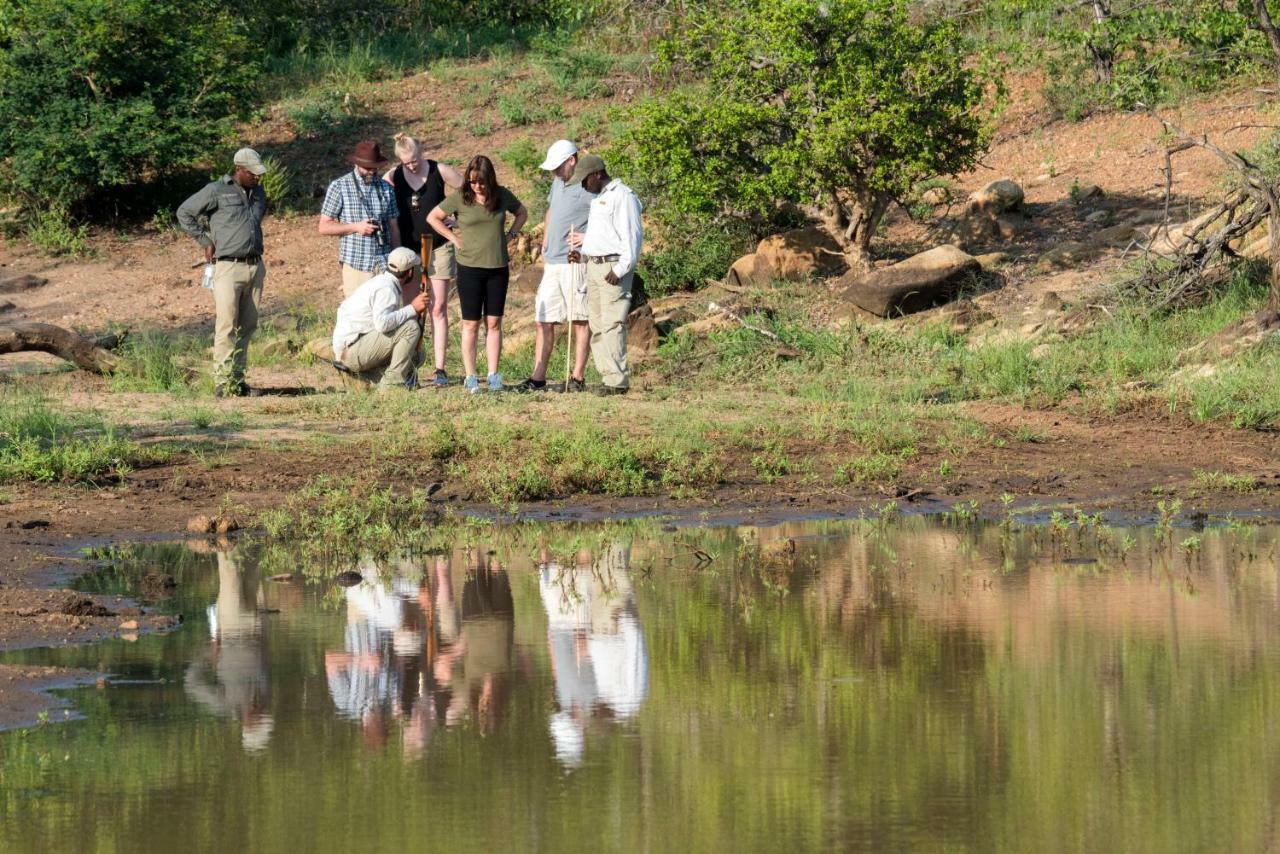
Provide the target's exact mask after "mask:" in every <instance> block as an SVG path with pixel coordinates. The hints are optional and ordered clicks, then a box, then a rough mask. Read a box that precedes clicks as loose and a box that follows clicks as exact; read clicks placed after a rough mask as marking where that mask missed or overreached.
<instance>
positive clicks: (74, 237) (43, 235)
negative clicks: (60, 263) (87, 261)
mask: <svg viewBox="0 0 1280 854" xmlns="http://www.w3.org/2000/svg"><path fill="white" fill-rule="evenodd" d="M27 239H28V240H30V241H31V242H32V243H34V244H35V245H36V246H37V247H38V248H39V249H40V250H41V251H42V252H45V253H48V254H49V255H87V254H89V229H88V228H87V227H85V226H84V225H77V224H75V223H74V222H73V221H72V220H71V215H70V214H68V213H67V209H66V208H65V207H63V206H62V205H61V204H57V203H55V204H53V205H51V206H49V207H47V208H44V209H42V210H37V211H34V212H33V213H32V215H31V219H30V222H29V224H28V226H27Z"/></svg>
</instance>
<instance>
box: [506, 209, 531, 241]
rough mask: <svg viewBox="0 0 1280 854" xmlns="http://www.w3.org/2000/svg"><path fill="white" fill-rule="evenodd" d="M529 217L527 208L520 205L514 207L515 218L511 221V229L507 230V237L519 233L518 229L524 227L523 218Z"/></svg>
mask: <svg viewBox="0 0 1280 854" xmlns="http://www.w3.org/2000/svg"><path fill="white" fill-rule="evenodd" d="M528 218H529V209H528V208H526V207H525V206H524V205H521V206H520V207H518V208H517V209H516V218H515V219H514V220H512V222H511V231H509V232H507V234H508V236H509V237H515V236H516V235H517V234H519V233H520V229H522V228H524V223H525V220H527V219H528Z"/></svg>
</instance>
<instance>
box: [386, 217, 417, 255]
mask: <svg viewBox="0 0 1280 854" xmlns="http://www.w3.org/2000/svg"><path fill="white" fill-rule="evenodd" d="M389 225H390V226H391V245H392V246H399V245H400V221H399V220H395V219H393V220H391V221H390V222H389ZM409 248H410V249H412V250H413V251H414V252H417V251H418V247H416V246H410V247H409Z"/></svg>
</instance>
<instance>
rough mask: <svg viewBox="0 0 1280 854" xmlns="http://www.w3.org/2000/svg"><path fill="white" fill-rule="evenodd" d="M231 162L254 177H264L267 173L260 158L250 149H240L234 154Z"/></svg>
mask: <svg viewBox="0 0 1280 854" xmlns="http://www.w3.org/2000/svg"><path fill="white" fill-rule="evenodd" d="M231 162H233V163H235V165H237V166H243V167H244V168H246V169H248V170H249V171H250V172H252V173H253V174H255V175H265V174H266V172H267V167H266V165H265V164H264V163H263V162H262V158H261V157H259V156H258V152H256V151H254V150H253V149H252V148H242V149H240V150H239V151H237V152H236V155H235V157H233V158H232V161H231Z"/></svg>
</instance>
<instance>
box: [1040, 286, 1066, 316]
mask: <svg viewBox="0 0 1280 854" xmlns="http://www.w3.org/2000/svg"><path fill="white" fill-rule="evenodd" d="M1066 307H1067V304H1066V302H1065V301H1064V300H1063V299H1062V297H1060V296H1058V292H1057V291H1045V292H1044V294H1043V295H1042V296H1041V297H1040V308H1042V309H1044V310H1045V311H1062V310H1063V309H1064V308H1066Z"/></svg>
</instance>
